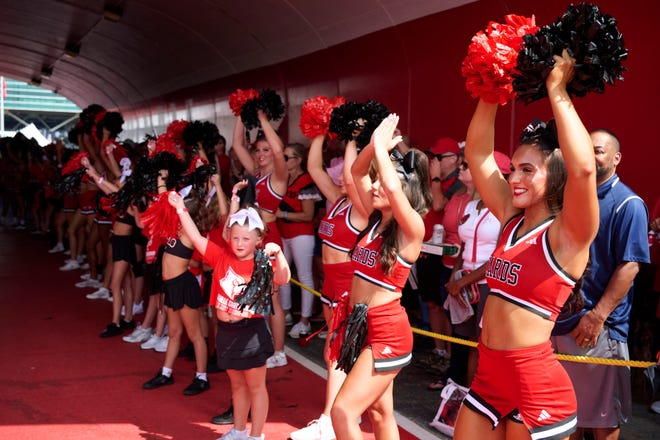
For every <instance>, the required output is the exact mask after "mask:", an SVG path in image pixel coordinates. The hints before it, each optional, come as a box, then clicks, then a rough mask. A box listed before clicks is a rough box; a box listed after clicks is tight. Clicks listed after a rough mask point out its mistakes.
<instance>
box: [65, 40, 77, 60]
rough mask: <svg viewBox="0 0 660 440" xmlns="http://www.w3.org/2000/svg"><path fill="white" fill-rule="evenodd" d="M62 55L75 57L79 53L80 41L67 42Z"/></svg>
mask: <svg viewBox="0 0 660 440" xmlns="http://www.w3.org/2000/svg"><path fill="white" fill-rule="evenodd" d="M64 55H66V56H68V57H69V58H75V57H77V56H78V55H80V43H76V44H74V43H68V44H67V45H66V47H65V48H64Z"/></svg>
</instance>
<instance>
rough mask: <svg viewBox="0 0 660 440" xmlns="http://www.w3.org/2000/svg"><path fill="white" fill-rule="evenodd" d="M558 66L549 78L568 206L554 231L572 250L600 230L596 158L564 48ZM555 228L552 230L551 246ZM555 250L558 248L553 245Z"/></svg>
mask: <svg viewBox="0 0 660 440" xmlns="http://www.w3.org/2000/svg"><path fill="white" fill-rule="evenodd" d="M554 58H555V66H554V67H553V69H552V71H551V72H550V75H548V78H547V80H546V87H547V89H548V99H549V100H550V106H551V107H552V113H553V115H554V117H555V122H556V124H557V135H558V140H559V147H560V148H561V152H562V155H563V157H564V162H565V164H566V171H567V179H566V187H565V189H564V205H563V208H562V210H561V213H560V214H559V215H558V216H557V221H556V226H554V225H553V227H552V228H553V229H554V231H556V232H558V235H559V237H560V241H559V243H556V244H559V246H561V248H566V245H568V247H569V249H567V250H568V252H569V253H571V252H573V251H574V250H576V248H585V247H588V246H589V245H590V244H591V242H592V241H593V239H594V237H595V236H596V233H597V232H598V225H599V211H598V196H597V191H596V160H595V158H594V148H593V145H592V142H591V137H590V136H589V132H588V131H587V129H586V128H585V127H584V125H583V124H582V121H581V120H580V116H579V115H578V114H577V111H576V110H575V106H574V105H573V103H572V102H571V99H570V97H569V95H568V92H567V91H566V85H567V84H568V83H569V82H570V81H571V79H572V78H573V74H574V70H573V65H574V63H575V60H573V59H572V58H571V57H570V56H569V55H568V54H567V52H566V50H564V53H563V55H562V56H561V57H559V56H555V57H554ZM554 231H552V232H550V237H549V238H550V240H551V245H552V244H553V243H552V241H553V240H552V239H553V235H554V233H553V232H554ZM553 249H555V247H554V246H553Z"/></svg>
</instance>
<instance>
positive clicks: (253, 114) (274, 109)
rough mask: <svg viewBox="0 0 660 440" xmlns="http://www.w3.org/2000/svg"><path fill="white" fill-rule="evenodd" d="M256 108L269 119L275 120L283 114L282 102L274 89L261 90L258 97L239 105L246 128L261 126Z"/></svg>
mask: <svg viewBox="0 0 660 440" xmlns="http://www.w3.org/2000/svg"><path fill="white" fill-rule="evenodd" d="M257 110H263V112H264V113H266V116H267V117H268V119H269V120H271V121H275V120H278V119H280V118H281V117H282V115H284V103H283V102H282V98H281V97H280V95H278V94H277V92H276V91H275V90H271V89H263V90H261V91H260V92H259V97H258V98H256V99H250V100H248V101H247V102H245V104H243V107H241V120H242V121H243V125H245V128H247V129H248V130H251V129H253V128H257V127H260V126H261V125H260V124H259V118H258V116H257Z"/></svg>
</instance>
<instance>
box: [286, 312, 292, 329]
mask: <svg viewBox="0 0 660 440" xmlns="http://www.w3.org/2000/svg"><path fill="white" fill-rule="evenodd" d="M292 324H293V316H291V313H290V312H286V314H285V315H284V325H286V326H287V327H288V326H290V325H292Z"/></svg>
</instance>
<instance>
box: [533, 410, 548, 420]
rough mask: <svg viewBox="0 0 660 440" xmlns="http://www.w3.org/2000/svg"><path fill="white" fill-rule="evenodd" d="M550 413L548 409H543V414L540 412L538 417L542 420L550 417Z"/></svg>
mask: <svg viewBox="0 0 660 440" xmlns="http://www.w3.org/2000/svg"><path fill="white" fill-rule="evenodd" d="M549 418H550V414H548V412H547V411H546V410H543V411H541V414H539V417H538V418H537V419H536V420H537V421H539V422H542V421H543V420H546V419H549Z"/></svg>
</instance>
